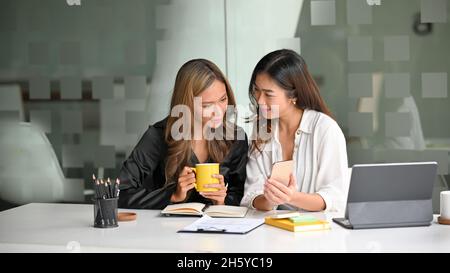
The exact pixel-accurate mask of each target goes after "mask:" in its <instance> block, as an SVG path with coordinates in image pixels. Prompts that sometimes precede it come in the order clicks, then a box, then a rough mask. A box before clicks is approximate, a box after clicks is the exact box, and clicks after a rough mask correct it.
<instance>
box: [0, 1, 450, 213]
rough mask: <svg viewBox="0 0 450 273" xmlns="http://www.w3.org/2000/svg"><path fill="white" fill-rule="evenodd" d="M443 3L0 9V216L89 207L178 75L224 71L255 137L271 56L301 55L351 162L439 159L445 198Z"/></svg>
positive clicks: (448, 134) (448, 102)
mask: <svg viewBox="0 0 450 273" xmlns="http://www.w3.org/2000/svg"><path fill="white" fill-rule="evenodd" d="M449 10H450V0H304V1H302V0H148V1H146V0H127V1H122V0H43V1H34V0H0V41H1V42H0V210H2V209H7V208H10V207H13V206H17V205H21V204H26V203H29V202H79V203H85V202H90V198H91V197H92V194H93V192H92V181H91V176H92V174H93V173H95V174H96V175H97V176H100V177H111V178H113V177H116V175H117V173H118V170H119V168H120V165H121V163H122V161H123V160H124V159H125V158H126V157H127V155H128V154H129V153H130V151H131V149H132V148H133V146H134V145H135V143H136V142H137V141H138V139H139V138H140V136H141V135H142V133H143V132H144V131H145V130H146V128H147V127H148V125H149V124H152V123H153V122H155V121H158V120H160V119H162V118H163V117H164V116H166V115H167V114H168V106H169V97H170V94H171V89H172V87H173V83H174V79H175V74H176V72H177V70H178V69H179V67H180V66H181V65H182V64H183V63H184V62H185V61H187V60H189V59H192V58H207V59H210V60H212V61H213V62H215V63H216V64H217V65H218V66H219V67H220V68H221V69H222V71H224V73H226V75H227V77H228V78H229V80H230V82H231V85H232V87H233V89H234V91H235V94H236V97H237V101H238V104H239V108H238V110H239V111H240V112H239V116H238V123H239V124H240V125H241V126H243V127H244V128H245V130H247V132H250V130H251V128H249V125H247V124H244V122H243V117H245V116H247V115H248V114H249V109H248V104H249V99H248V90H247V89H248V83H249V79H250V75H251V72H252V70H253V68H254V66H255V64H256V62H257V61H258V60H259V59H260V58H261V57H262V56H263V55H265V54H266V53H268V52H270V51H272V50H275V49H279V48H290V49H293V50H295V51H297V52H298V53H300V54H301V55H302V56H303V57H304V58H305V60H306V62H307V64H308V65H309V67H310V70H311V71H312V73H313V74H314V77H315V79H316V81H317V83H318V84H319V86H320V89H321V92H322V94H323V96H324V97H325V99H326V101H327V103H328V104H329V106H330V108H331V109H332V111H333V113H334V114H335V117H336V119H337V121H338V123H339V124H340V126H341V128H342V130H343V131H344V134H345V136H346V139H347V149H348V155H349V166H351V165H353V164H356V163H379V162H411V161H429V160H433V161H437V162H438V163H439V170H438V173H439V175H438V176H437V177H436V181H435V187H434V210H435V211H439V195H438V193H439V192H440V191H441V190H443V189H448V181H449V179H450V177H449V176H448V172H449V157H450V123H449V121H448V120H450V98H449V86H448V79H449V71H450V54H449V52H448V49H449V48H450V22H449Z"/></svg>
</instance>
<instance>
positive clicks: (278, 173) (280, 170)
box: [270, 160, 294, 186]
mask: <svg viewBox="0 0 450 273" xmlns="http://www.w3.org/2000/svg"><path fill="white" fill-rule="evenodd" d="M293 166H294V161H293V160H286V161H278V162H275V163H273V165H272V174H271V175H270V178H271V179H274V180H277V181H279V182H281V183H283V184H284V185H285V186H287V185H289V175H290V174H291V173H292V170H293Z"/></svg>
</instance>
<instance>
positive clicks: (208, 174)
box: [191, 163, 220, 192]
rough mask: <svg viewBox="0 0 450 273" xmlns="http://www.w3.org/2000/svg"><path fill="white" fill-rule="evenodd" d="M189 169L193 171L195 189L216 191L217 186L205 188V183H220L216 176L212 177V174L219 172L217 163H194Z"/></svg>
mask: <svg viewBox="0 0 450 273" xmlns="http://www.w3.org/2000/svg"><path fill="white" fill-rule="evenodd" d="M191 169H192V170H193V171H194V173H195V179H196V182H195V185H194V186H195V189H196V190H197V191H199V192H200V191H218V190H219V189H217V188H205V185H206V184H220V181H219V179H218V178H215V177H212V175H213V174H219V163H201V164H195V168H192V167H191Z"/></svg>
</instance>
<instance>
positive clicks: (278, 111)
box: [241, 49, 348, 211]
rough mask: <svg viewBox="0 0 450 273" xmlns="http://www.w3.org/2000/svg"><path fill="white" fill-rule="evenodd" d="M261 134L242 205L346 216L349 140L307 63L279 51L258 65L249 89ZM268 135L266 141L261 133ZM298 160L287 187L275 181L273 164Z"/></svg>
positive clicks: (252, 155) (250, 161)
mask: <svg viewBox="0 0 450 273" xmlns="http://www.w3.org/2000/svg"><path fill="white" fill-rule="evenodd" d="M249 91H250V100H251V101H252V104H253V105H254V106H255V108H256V117H255V118H256V121H257V122H256V128H260V129H261V127H262V126H258V125H260V124H264V123H265V124H267V125H266V126H265V127H264V129H263V130H260V129H258V130H256V131H255V132H256V133H255V134H254V135H253V136H252V145H251V149H250V151H249V159H248V163H247V180H246V183H245V191H244V197H243V198H242V201H241V205H243V206H249V207H251V208H255V209H259V210H272V209H276V208H278V209H303V210H308V211H322V210H327V211H330V210H334V211H336V210H337V211H342V210H343V209H344V208H345V202H346V197H347V191H348V178H347V177H348V175H347V172H348V163H347V150H346V144H345V138H344V135H343V133H342V131H341V129H340V128H339V126H338V124H337V123H336V122H335V121H334V119H333V118H332V115H331V113H330V111H329V110H328V108H327V106H326V104H325V102H324V100H323V99H322V97H321V95H320V93H319V88H318V87H317V84H316V83H315V82H314V79H313V78H312V76H311V74H310V73H309V71H308V69H307V66H306V64H305V61H304V60H303V58H302V57H301V56H300V55H298V54H297V53H295V52H294V51H291V50H286V49H283V50H277V51H274V52H271V53H269V54H267V55H266V56H264V57H263V58H262V59H261V60H260V61H259V62H258V64H257V65H256V67H255V69H254V71H253V74H252V78H251V81H250V86H249ZM264 130H265V132H269V134H266V136H267V135H268V136H269V137H268V138H267V137H266V138H264V139H263V137H262V136H263V134H262V131H264ZM291 159H292V160H293V161H294V168H293V171H292V174H291V175H290V179H289V184H288V185H287V186H286V185H285V184H283V183H281V182H280V181H276V180H273V179H270V178H269V177H270V174H271V172H272V164H273V163H275V162H278V161H283V160H291Z"/></svg>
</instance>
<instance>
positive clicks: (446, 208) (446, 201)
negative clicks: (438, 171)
mask: <svg viewBox="0 0 450 273" xmlns="http://www.w3.org/2000/svg"><path fill="white" fill-rule="evenodd" d="M441 217H442V218H444V219H447V220H450V191H441Z"/></svg>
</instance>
